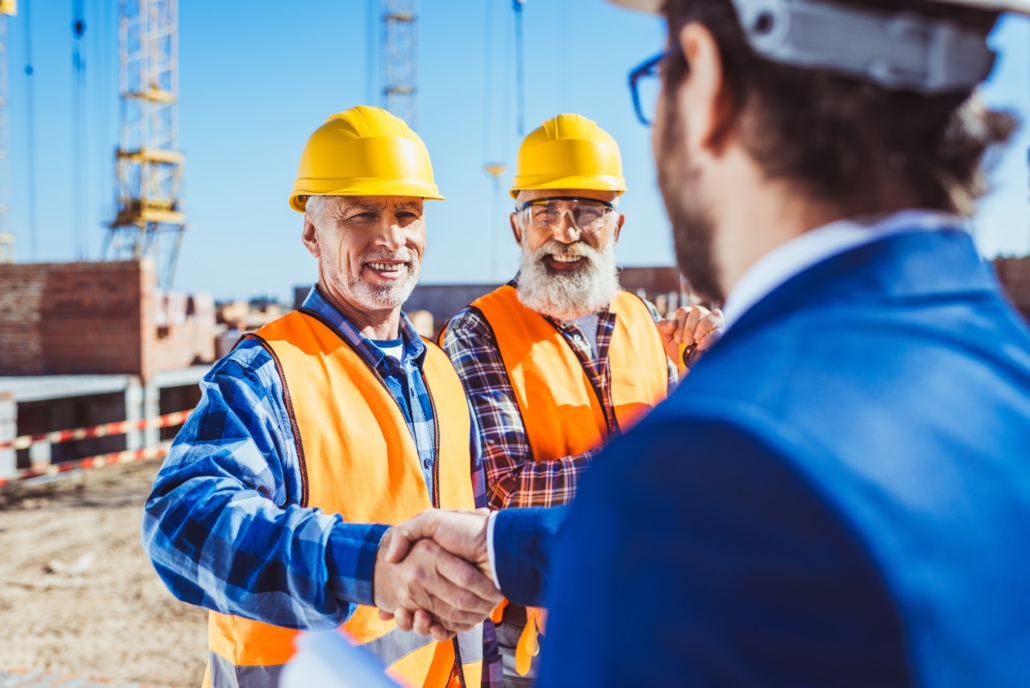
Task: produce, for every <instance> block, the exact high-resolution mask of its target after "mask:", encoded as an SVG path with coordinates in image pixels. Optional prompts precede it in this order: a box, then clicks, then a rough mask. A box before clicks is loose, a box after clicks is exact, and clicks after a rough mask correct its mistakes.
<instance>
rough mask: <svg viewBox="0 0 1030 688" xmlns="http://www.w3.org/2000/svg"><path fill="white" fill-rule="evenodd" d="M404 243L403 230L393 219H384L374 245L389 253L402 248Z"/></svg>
mask: <svg viewBox="0 0 1030 688" xmlns="http://www.w3.org/2000/svg"><path fill="white" fill-rule="evenodd" d="M406 243H407V242H406V240H405V237H404V228H403V227H401V226H400V224H399V223H398V222H397V221H396V220H395V219H393V218H385V217H384V218H383V224H382V226H381V227H380V232H379V240H378V241H377V242H376V244H378V245H379V246H382V247H383V248H386V249H389V250H390V251H399V250H401V249H402V248H404V246H405V245H406Z"/></svg>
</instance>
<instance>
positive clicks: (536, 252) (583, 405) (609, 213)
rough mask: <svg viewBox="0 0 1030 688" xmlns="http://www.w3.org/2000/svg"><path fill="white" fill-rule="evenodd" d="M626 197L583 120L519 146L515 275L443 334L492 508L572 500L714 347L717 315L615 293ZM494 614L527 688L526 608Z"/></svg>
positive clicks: (509, 680)
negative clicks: (622, 437) (601, 460)
mask: <svg viewBox="0 0 1030 688" xmlns="http://www.w3.org/2000/svg"><path fill="white" fill-rule="evenodd" d="M625 190H626V186H625V181H624V179H623V175H622V160H621V156H620V153H619V147H618V145H617V144H616V142H615V140H614V139H613V138H612V137H611V136H610V135H609V134H608V133H607V132H605V131H604V130H603V129H601V128H600V127H599V126H598V125H597V124H596V123H595V122H593V121H591V120H589V119H587V118H586V117H583V116H581V115H574V114H562V115H558V116H557V117H554V118H552V119H549V120H547V121H546V122H544V123H543V124H542V125H541V126H540V127H539V128H538V129H536V130H535V131H533V132H532V133H530V134H529V135H528V136H527V137H526V139H525V140H524V141H523V143H522V145H521V147H520V149H519V154H518V161H517V165H516V171H515V179H514V184H513V186H512V189H511V195H512V197H513V198H514V199H515V204H516V205H515V212H513V213H512V214H511V228H512V232H513V233H514V235H515V241H516V242H517V243H518V244H519V246H520V247H521V248H522V260H521V268H520V270H519V273H518V276H517V277H516V278H515V279H514V280H513V281H512V282H510V283H509V284H507V285H505V286H503V287H500V288H499V289H497V290H496V291H494V292H492V293H490V294H488V295H486V296H484V297H482V298H480V299H477V300H476V301H475V302H473V303H472V304H471V305H470V306H469V307H467V308H465V309H464V310H462V311H460V312H459V313H458V314H457V315H456V316H455V317H454V318H453V319H452V320H451V321H450V322H449V323H448V325H447V328H446V332H445V335H444V337H443V346H444V349H445V350H446V351H447V354H448V355H449V356H450V357H451V361H452V362H453V363H454V365H455V368H456V369H457V370H458V374H459V376H460V377H461V380H462V383H463V384H464V386H465V391H466V393H467V394H468V397H469V402H470V403H471V405H472V408H473V412H474V413H475V415H476V418H477V421H478V425H479V428H480V433H481V442H482V446H483V448H484V465H485V469H486V475H487V496H488V502H489V506H490V507H491V508H493V509H503V508H507V507H531V506H558V505H563V504H567V503H569V502H571V501H572V498H573V496H574V495H575V492H576V486H577V484H578V481H579V479H580V477H581V476H582V475H583V473H584V471H586V469H587V468H588V467H589V466H590V464H591V461H592V460H593V458H594V456H595V455H596V454H597V452H598V451H600V449H601V448H602V447H603V446H604V445H605V444H607V443H608V442H609V441H611V440H612V439H613V438H615V437H617V436H618V435H619V434H620V433H621V432H623V431H625V430H627V429H629V428H630V427H631V426H632V425H633V424H634V423H635V422H636V421H637V420H639V419H640V418H641V416H642V415H643V414H644V413H645V412H646V411H648V410H650V409H651V408H652V407H653V406H654V405H655V404H657V403H658V402H659V401H661V400H662V399H664V398H665V397H666V395H667V394H668V393H669V391H670V389H671V388H672V387H673V386H675V384H676V382H677V377H678V374H679V372H681V371H680V370H679V369H678V368H680V369H682V370H683V371H685V370H686V367H687V364H689V363H690V362H691V359H690V355H689V354H690V353H692V354H693V356H694V357H696V356H697V355H698V353H699V352H700V351H701V350H704V349H705V348H707V347H708V346H709V345H710V344H711V343H712V342H713V341H714V339H715V337H714V336H713V333H715V332H716V330H717V329H718V328H719V326H720V323H721V314H720V313H719V312H718V311H716V312H713V313H709V312H708V311H707V310H705V309H703V308H700V307H697V308H680V309H678V310H677V311H676V313H675V314H673V317H671V318H669V319H668V320H663V319H662V318H661V317H660V316H659V314H658V313H657V311H656V310H655V308H654V307H653V306H652V305H651V304H650V303H647V302H646V301H644V300H643V299H641V298H639V297H638V296H636V295H635V294H632V293H629V292H625V291H621V290H620V289H619V278H618V271H617V269H616V265H615V244H616V241H617V240H618V238H619V232H620V231H621V229H622V227H623V223H624V220H625V218H624V216H623V215H622V214H620V213H619V212H618V208H617V203H618V197H619V196H620V195H622V193H623V192H624V191H625ZM687 347H689V348H687ZM685 348H686V349H687V351H688V358H687V360H686V361H684V358H683V355H682V354H683V353H684V349H685ZM528 614H529V617H530V618H531V619H532V618H535V617H536V616H537V614H538V612H536V611H534V610H530V612H529V613H528ZM503 615H504V616H503V620H502V621H501V623H500V625H499V626H498V628H497V635H498V641H499V644H500V650H501V654H502V657H503V658H504V662H505V667H504V669H505V685H507V686H523V685H530V684H531V683H532V679H533V676H534V673H535V672H534V671H533V670H532V668H531V667H530V666H529V655H530V654H532V653H531V652H529V653H528V654H527V652H528V651H527V649H526V643H527V642H528V643H530V647H532V639H531V638H530V637H529V636H530V635H532V634H533V629H532V626H533V625H540V622H537V621H531V622H530V623H529V626H530V629H529V630H528V631H526V632H525V633H524V628H526V627H527V611H526V608H525V607H518V606H509V607H507V608H506V609H505V610H504V612H503ZM520 637H521V638H523V643H522V645H521V646H520V645H519V643H518V641H519V639H520Z"/></svg>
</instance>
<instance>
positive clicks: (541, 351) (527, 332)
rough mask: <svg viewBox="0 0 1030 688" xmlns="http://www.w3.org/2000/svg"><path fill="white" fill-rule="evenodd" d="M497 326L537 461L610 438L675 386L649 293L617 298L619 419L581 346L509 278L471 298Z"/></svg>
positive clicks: (614, 396) (611, 365)
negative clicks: (607, 409) (605, 402)
mask: <svg viewBox="0 0 1030 688" xmlns="http://www.w3.org/2000/svg"><path fill="white" fill-rule="evenodd" d="M472 305H473V306H474V307H475V308H477V309H479V311H480V312H481V313H482V314H483V316H484V317H485V318H486V320H487V322H488V323H489V324H490V327H491V329H493V333H494V338H495V339H496V340H497V346H498V348H499V349H500V352H501V358H502V359H503V360H504V367H505V370H507V371H508V379H509V380H511V385H512V388H513V389H514V390H515V397H516V399H517V401H518V404H519V410H520V411H521V412H522V421H523V423H524V424H525V426H526V434H527V435H528V437H529V445H530V447H531V449H532V450H533V458H534V459H535V460H536V461H554V460H556V459H560V458H562V457H565V456H576V455H579V454H582V453H584V452H587V451H589V450H591V449H595V448H597V447H600V446H601V445H603V444H607V443H608V442H609V441H611V440H613V439H615V437H614V435H615V434H617V433H618V432H624V431H626V430H628V429H629V428H630V427H632V426H633V425H634V424H635V423H636V422H637V421H639V420H640V419H641V418H642V417H643V415H644V414H645V413H646V412H648V411H650V410H651V409H652V408H654V407H655V405H657V404H658V402H660V401H662V400H663V399H664V398H665V397H666V395H667V394H668V393H669V369H668V362H667V357H666V354H665V348H664V347H663V346H662V338H661V335H659V334H658V328H656V327H655V323H654V318H652V317H651V312H650V311H649V310H648V308H647V306H646V305H645V304H644V302H643V300H642V299H640V298H639V297H638V296H636V295H634V294H630V293H629V292H625V291H620V292H619V294H618V295H617V296H616V297H615V299H614V300H613V301H612V304H611V310H612V312H614V313H615V316H616V319H615V331H614V332H613V333H612V340H611V344H610V345H609V348H608V370H609V372H610V378H611V386H610V389H609V392H610V395H611V397H610V398H611V401H612V405H613V406H614V409H615V419H614V422H610V421H611V419H608V418H606V417H605V413H604V407H603V406H602V404H601V401H600V399H599V398H598V396H597V392H596V391H595V390H594V387H593V385H591V384H590V379H589V378H588V377H587V374H586V371H584V370H583V365H582V364H581V363H580V359H579V357H578V356H577V355H576V352H575V351H573V350H572V347H570V346H569V344H568V342H567V341H565V337H564V336H562V334H561V333H560V332H558V330H556V329H555V328H554V326H552V325H551V324H550V323H549V322H547V320H545V319H544V317H543V316H542V315H540V314H539V313H537V312H536V311H534V310H532V309H530V308H527V307H526V306H524V305H523V304H522V302H521V301H519V297H518V293H517V292H516V290H515V288H514V287H512V286H511V285H504V286H503V287H500V288H499V289H496V290H495V291H493V292H491V293H489V294H487V295H485V296H482V297H480V298H478V299H476V300H475V301H473V302H472Z"/></svg>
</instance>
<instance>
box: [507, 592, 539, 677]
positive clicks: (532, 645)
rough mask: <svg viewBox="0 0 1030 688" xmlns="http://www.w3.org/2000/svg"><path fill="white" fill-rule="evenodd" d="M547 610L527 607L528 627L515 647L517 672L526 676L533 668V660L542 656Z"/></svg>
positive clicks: (523, 630)
mask: <svg viewBox="0 0 1030 688" xmlns="http://www.w3.org/2000/svg"><path fill="white" fill-rule="evenodd" d="M546 627H547V610H546V609H541V608H540V607H526V627H525V628H523V629H522V635H520V636H519V642H518V643H517V644H516V645H515V671H517V672H518V674H519V676H525V675H526V674H528V673H529V669H530V667H532V666H533V658H534V657H536V656H537V655H538V654H540V636H541V635H546V633H545V629H546Z"/></svg>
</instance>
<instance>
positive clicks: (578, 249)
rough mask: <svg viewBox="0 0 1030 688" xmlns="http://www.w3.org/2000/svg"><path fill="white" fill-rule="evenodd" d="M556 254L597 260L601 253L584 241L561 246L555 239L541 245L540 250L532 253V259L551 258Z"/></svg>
mask: <svg viewBox="0 0 1030 688" xmlns="http://www.w3.org/2000/svg"><path fill="white" fill-rule="evenodd" d="M556 253H563V254H565V255H569V256H575V257H577V258H591V259H594V258H597V257H599V256H600V255H601V251H599V250H597V249H596V248H594V247H593V246H591V245H590V244H588V243H586V242H585V241H576V242H573V243H571V244H563V243H562V242H560V241H558V240H557V239H549V240H548V241H547V243H545V244H544V245H542V246H541V247H540V248H538V249H536V250H535V251H533V254H532V255H533V258H535V259H542V258H546V257H547V256H553V255H554V254H556Z"/></svg>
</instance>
